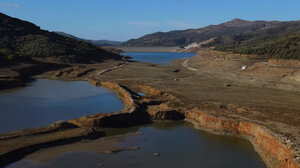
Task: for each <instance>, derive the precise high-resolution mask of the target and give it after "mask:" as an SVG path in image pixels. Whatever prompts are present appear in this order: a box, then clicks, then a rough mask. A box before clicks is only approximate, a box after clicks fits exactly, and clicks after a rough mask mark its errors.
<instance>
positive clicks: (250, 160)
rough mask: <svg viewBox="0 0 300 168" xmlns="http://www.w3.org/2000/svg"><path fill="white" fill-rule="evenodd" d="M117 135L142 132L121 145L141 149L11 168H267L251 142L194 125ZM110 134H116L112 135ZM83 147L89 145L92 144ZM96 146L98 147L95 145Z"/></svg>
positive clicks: (76, 154) (72, 154)
mask: <svg viewBox="0 0 300 168" xmlns="http://www.w3.org/2000/svg"><path fill="white" fill-rule="evenodd" d="M116 131H118V133H117V134H120V133H123V134H124V133H128V132H136V131H138V132H142V134H141V135H138V136H130V137H127V138H126V139H125V140H124V142H122V143H120V144H118V145H120V146H126V147H135V146H137V147H139V149H138V150H133V151H123V152H119V153H115V154H100V153H94V152H91V151H84V150H81V151H63V153H61V154H59V155H58V156H56V157H55V158H52V159H51V160H50V161H46V162H39V161H36V160H39V158H36V159H34V157H31V159H26V158H25V159H23V160H20V161H18V162H15V163H13V164H11V165H9V166H8V167H9V168H20V167H27V168H33V167H35V168H50V167H57V168H64V167H73V168H80V167H89V168H97V167H99V165H100V166H101V167H103V168H114V167H116V168H117V167H122V168H153V167H159V168H170V167H172V168H183V167H189V168H241V167H243V168H265V167H266V166H265V165H264V163H263V161H262V160H261V159H260V158H259V156H258V154H257V153H256V152H255V151H254V148H253V146H252V145H251V143H250V142H248V141H246V140H243V139H240V138H235V137H225V136H216V135H212V134H209V133H206V132H203V131H200V130H197V129H195V128H193V125H192V124H191V123H188V122H162V123H153V124H148V125H144V126H136V127H131V128H123V129H117V130H116ZM110 134H113V133H112V131H110ZM96 141H97V140H96ZM81 143H86V145H88V143H89V142H81ZM71 145H72V144H71ZM93 145H94V146H95V145H96V144H95V143H93ZM96 146H97V145H96ZM52 151H53V150H52ZM55 151H56V150H55ZM38 152H40V153H37V154H35V157H41V158H43V157H44V156H45V155H48V154H49V153H51V151H49V149H44V150H41V151H38ZM154 153H158V155H159V156H154V155H153V154H154ZM29 158H30V157H29Z"/></svg>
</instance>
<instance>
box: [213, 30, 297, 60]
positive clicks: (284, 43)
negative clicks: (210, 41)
mask: <svg viewBox="0 0 300 168" xmlns="http://www.w3.org/2000/svg"><path fill="white" fill-rule="evenodd" d="M216 49H217V50H221V51H231V52H233V53H242V54H258V55H261V56H267V57H268V58H275V59H295V60H300V31H297V32H293V33H287V34H283V35H280V36H275V37H268V38H264V39H252V40H247V41H242V42H238V43H227V44H226V43H224V44H222V45H219V46H217V47H216Z"/></svg>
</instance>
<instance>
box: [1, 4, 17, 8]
mask: <svg viewBox="0 0 300 168" xmlns="http://www.w3.org/2000/svg"><path fill="white" fill-rule="evenodd" d="M2 6H4V7H9V8H18V7H19V5H18V4H15V3H2Z"/></svg>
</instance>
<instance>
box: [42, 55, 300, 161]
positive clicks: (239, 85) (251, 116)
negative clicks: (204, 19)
mask: <svg viewBox="0 0 300 168" xmlns="http://www.w3.org/2000/svg"><path fill="white" fill-rule="evenodd" d="M236 57H241V58H238V59H237V58H236ZM244 65H246V66H247V69H246V70H241V67H242V66H244ZM104 67H105V68H104ZM114 67H117V68H114ZM106 69H110V70H109V71H106ZM102 71H105V73H101V74H99V72H102ZM298 71H299V68H297V67H286V66H269V65H265V64H264V63H260V62H258V61H255V60H254V59H249V58H247V57H244V56H232V55H226V54H220V53H216V52H211V51H209V50H204V51H200V52H199V53H198V55H197V56H196V57H194V58H191V59H188V60H177V61H174V63H173V64H172V65H168V66H160V65H152V64H147V63H135V62H127V63H126V66H123V64H122V65H120V63H118V64H116V63H111V62H104V63H102V64H96V65H76V66H73V67H69V68H66V69H62V70H58V71H50V72H47V73H44V74H43V75H41V76H40V77H46V78H51V79H61V80H94V81H113V82H116V83H120V84H122V85H124V86H126V87H128V88H130V89H131V90H133V91H136V92H138V91H140V90H139V89H138V86H140V85H148V86H152V87H154V88H159V89H161V90H163V91H165V92H167V93H170V94H171V95H174V96H175V97H176V98H177V99H178V100H179V101H177V102H175V103H174V104H173V105H172V106H174V107H181V108H185V109H186V110H201V111H202V112H204V113H205V114H208V115H213V116H215V117H221V118H226V119H232V120H240V119H241V120H244V121H249V122H253V123H257V124H259V125H262V126H265V127H267V128H268V129H270V130H271V131H273V132H274V133H277V134H279V135H280V136H281V137H282V139H284V141H285V142H286V144H287V145H288V146H289V147H290V148H291V149H292V150H293V151H294V152H295V153H294V157H295V158H294V159H295V160H297V161H298V162H299V161H300V157H299V156H300V155H299V151H300V131H299V130H300V92H299V91H300V89H299V88H300V83H299V82H298V81H297V80H296V79H298V78H297V76H296V75H297V74H298ZM78 74H81V75H78ZM283 76H284V77H283Z"/></svg>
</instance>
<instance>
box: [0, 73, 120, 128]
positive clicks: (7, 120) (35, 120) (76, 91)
mask: <svg viewBox="0 0 300 168" xmlns="http://www.w3.org/2000/svg"><path fill="white" fill-rule="evenodd" d="M123 106H124V105H123V102H122V101H121V100H120V99H119V98H118V97H117V96H116V95H115V94H114V93H113V92H112V91H110V90H108V89H106V88H101V87H95V86H93V85H91V84H89V83H87V82H81V81H72V82H65V81H55V80H46V79H38V80H36V81H35V82H33V83H32V84H31V85H30V86H27V87H24V88H21V89H16V90H8V91H2V92H0V107H1V109H0V132H7V131H13V130H17V129H22V128H34V127H40V126H45V125H48V124H51V123H53V122H55V121H58V120H69V119H72V118H77V117H81V116H85V115H89V114H95V113H99V112H103V113H110V112H117V111H119V110H122V109H123Z"/></svg>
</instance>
